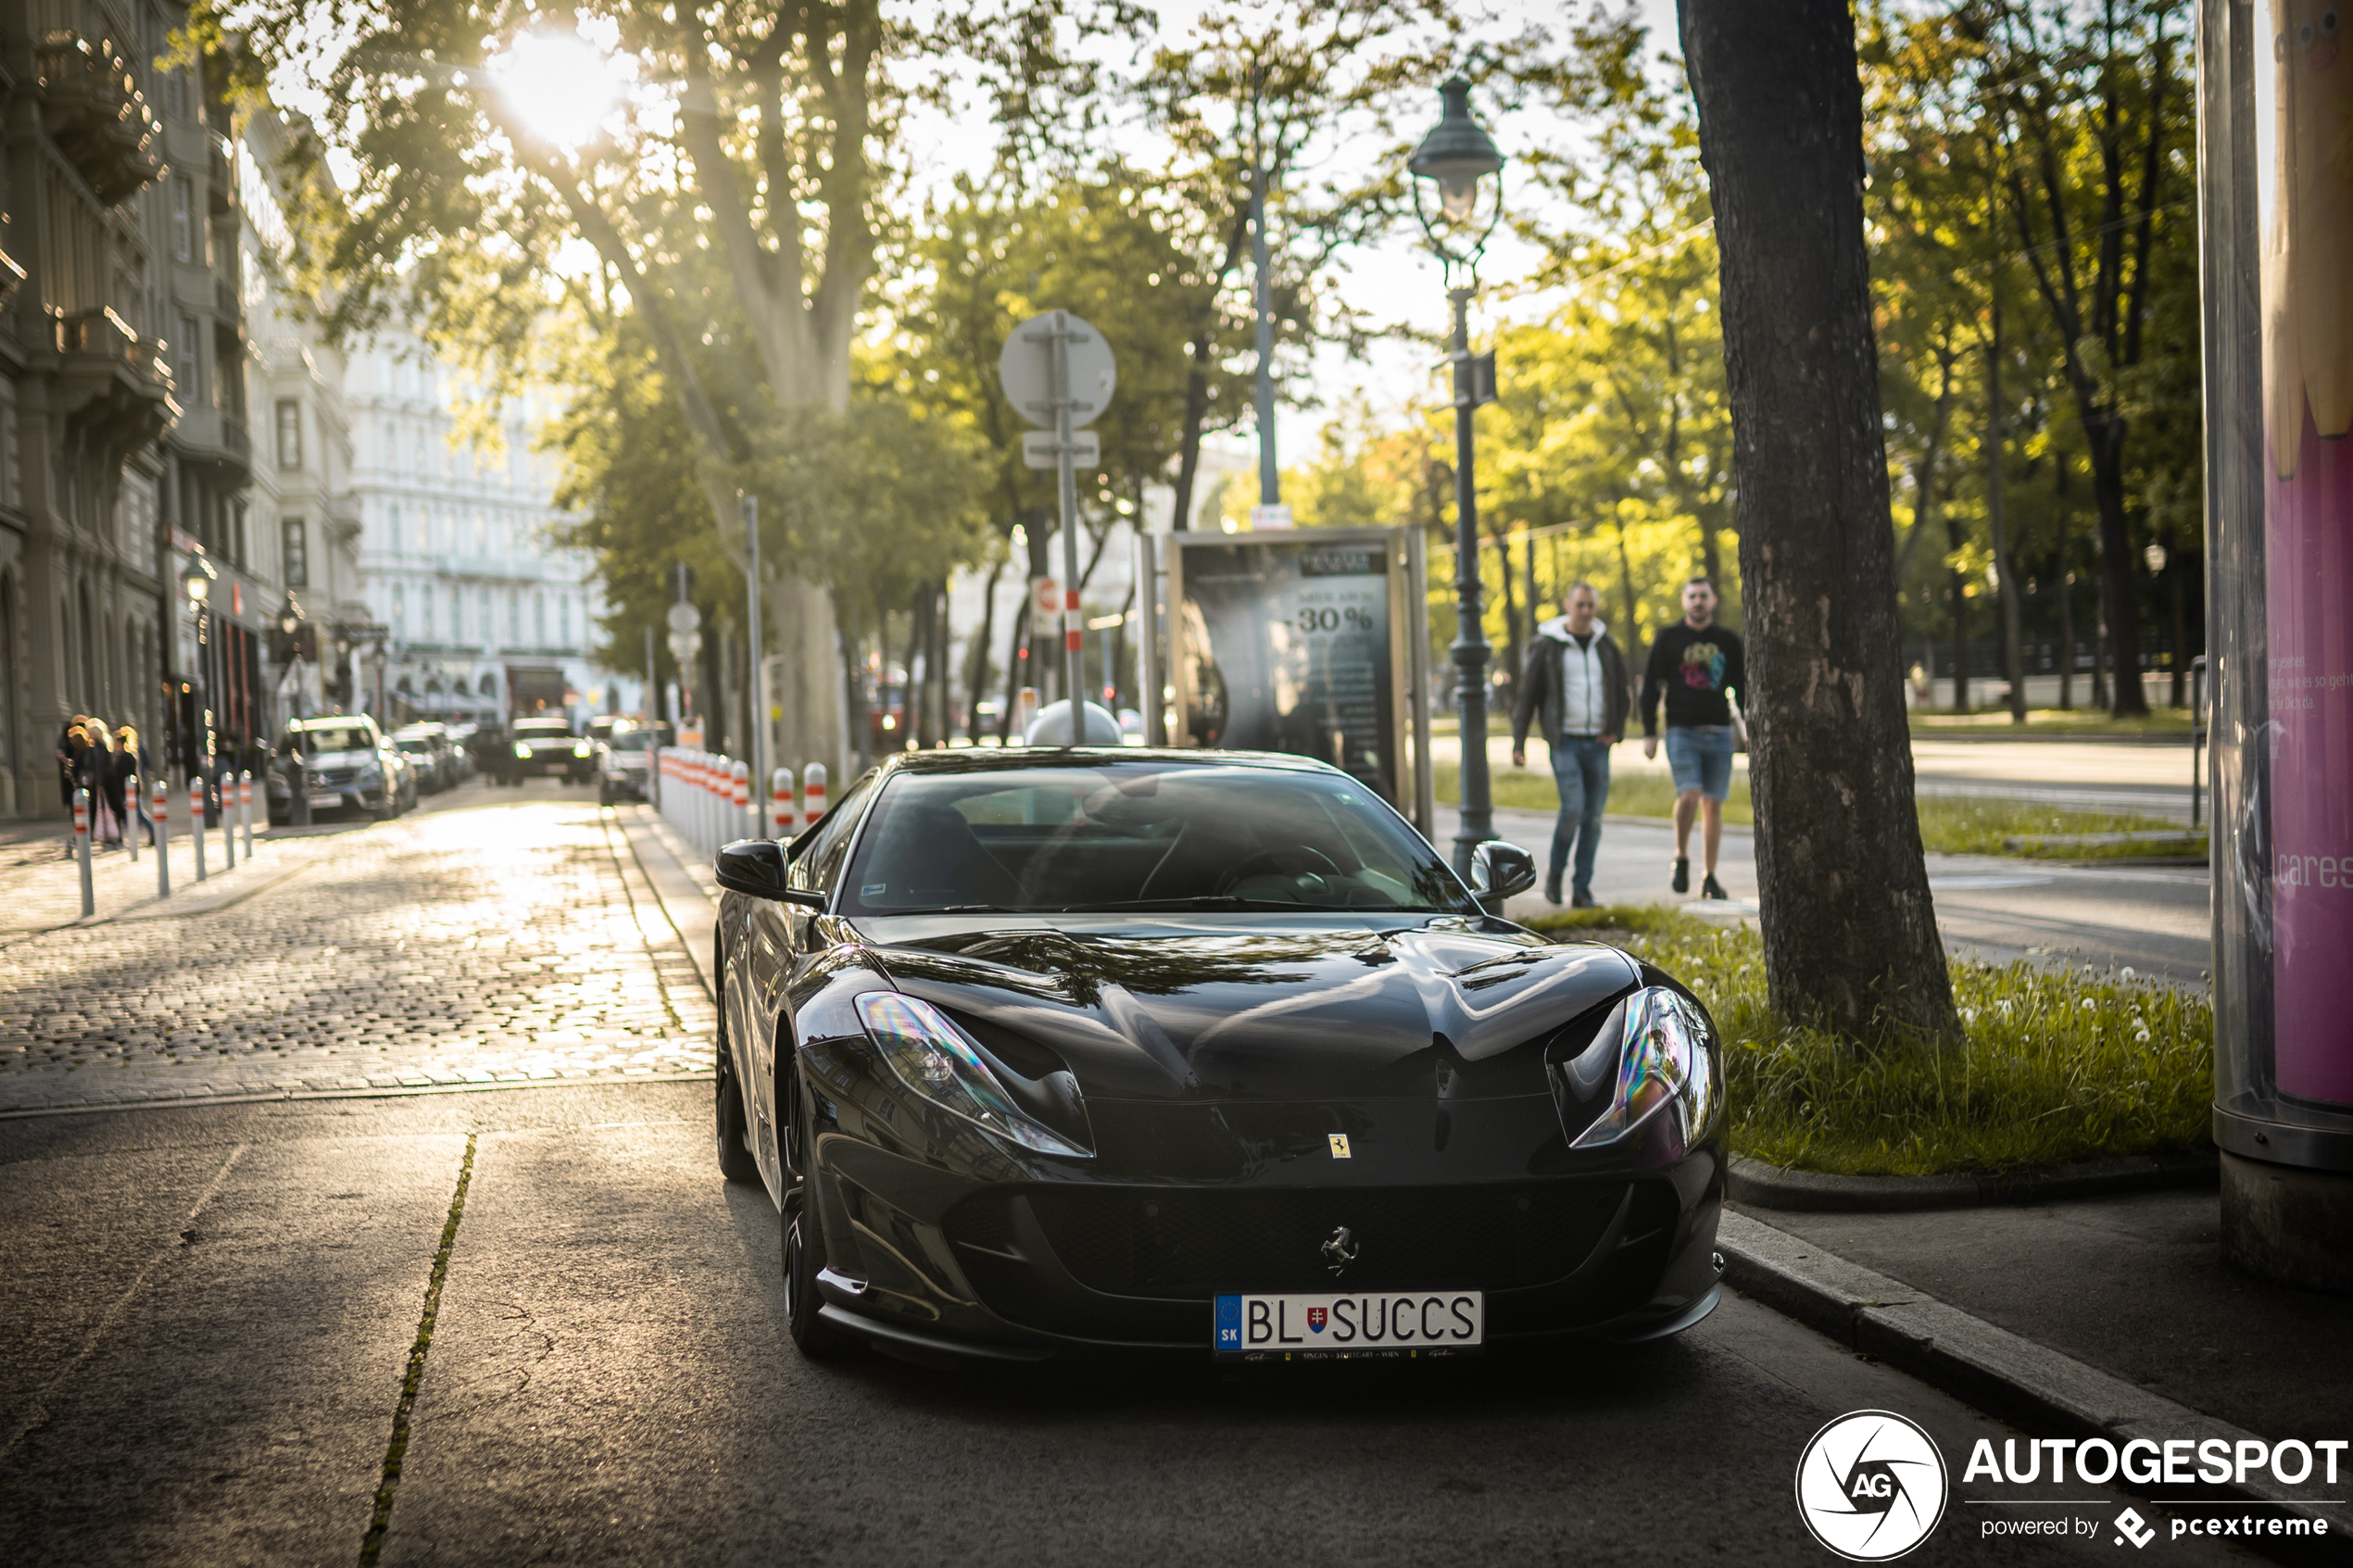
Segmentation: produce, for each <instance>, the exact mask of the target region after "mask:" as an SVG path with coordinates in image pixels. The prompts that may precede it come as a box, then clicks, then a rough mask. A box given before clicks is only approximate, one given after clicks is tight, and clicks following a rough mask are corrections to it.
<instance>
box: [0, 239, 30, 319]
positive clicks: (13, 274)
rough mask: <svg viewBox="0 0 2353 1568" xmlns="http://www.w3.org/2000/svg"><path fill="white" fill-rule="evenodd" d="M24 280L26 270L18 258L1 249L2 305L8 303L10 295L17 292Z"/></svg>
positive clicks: (0, 300) (0, 292) (0, 291)
mask: <svg viewBox="0 0 2353 1568" xmlns="http://www.w3.org/2000/svg"><path fill="white" fill-rule="evenodd" d="M24 280H25V270H24V269H23V268H22V267H20V266H19V265H18V264H17V258H16V257H13V256H10V255H9V254H8V253H7V252H6V251H5V250H0V306H6V304H7V303H8V296H9V295H12V294H14V293H16V292H17V286H18V285H19V284H20V283H22V282H24Z"/></svg>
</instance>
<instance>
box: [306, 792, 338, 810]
mask: <svg viewBox="0 0 2353 1568" xmlns="http://www.w3.org/2000/svg"><path fill="white" fill-rule="evenodd" d="M310 804H311V805H312V806H314V807H317V806H340V805H342V804H343V797H342V796H340V795H313V796H312V797H310Z"/></svg>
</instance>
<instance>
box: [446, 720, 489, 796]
mask: <svg viewBox="0 0 2353 1568" xmlns="http://www.w3.org/2000/svg"><path fill="white" fill-rule="evenodd" d="M481 727H482V726H481V725H479V724H452V725H450V726H449V752H450V756H451V757H452V758H453V759H455V760H456V761H457V764H458V782H459V783H460V784H463V783H464V782H465V781H466V780H468V779H470V778H472V777H473V776H474V774H475V772H476V771H478V770H477V768H476V766H475V763H474V747H473V739H474V732H475V731H477V730H479V729H480V728H481Z"/></svg>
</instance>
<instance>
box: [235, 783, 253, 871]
mask: <svg viewBox="0 0 2353 1568" xmlns="http://www.w3.org/2000/svg"><path fill="white" fill-rule="evenodd" d="M237 815H238V816H239V817H241V818H243V819H244V821H245V859H248V860H250V859H253V770H252V769H250V768H248V769H246V770H245V771H244V772H242V773H240V774H238V775H237Z"/></svg>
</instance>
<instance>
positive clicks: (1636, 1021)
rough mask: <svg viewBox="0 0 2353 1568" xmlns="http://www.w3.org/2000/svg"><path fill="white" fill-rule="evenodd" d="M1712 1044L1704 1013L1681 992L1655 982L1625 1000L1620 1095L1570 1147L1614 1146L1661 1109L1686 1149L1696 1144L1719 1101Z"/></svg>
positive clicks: (1619, 1056)
mask: <svg viewBox="0 0 2353 1568" xmlns="http://www.w3.org/2000/svg"><path fill="white" fill-rule="evenodd" d="M1711 1044H1712V1042H1711V1040H1710V1038H1709V1029H1708V1024H1707V1020H1706V1018H1705V1016H1704V1015H1702V1013H1701V1012H1700V1010H1699V1009H1698V1008H1697V1007H1696V1006H1694V1005H1693V1004H1692V1002H1691V1000H1690V999H1689V998H1687V997H1684V996H1683V995H1682V994H1681V993H1680V992H1677V991H1670V990H1668V989H1667V987H1665V986H1664V985H1654V986H1651V987H1650V988H1649V989H1648V990H1645V991H1642V992H1639V993H1637V994H1636V995H1634V996H1632V997H1628V998H1627V1001H1626V1028H1625V1032H1624V1034H1623V1035H1622V1036H1621V1038H1620V1042H1619V1045H1618V1052H1617V1095H1616V1096H1615V1097H1614V1098H1612V1099H1611V1101H1610V1106H1609V1109H1608V1110H1604V1111H1603V1112H1602V1114H1601V1115H1600V1116H1599V1117H1598V1118H1596V1119H1595V1120H1594V1122H1593V1123H1592V1125H1591V1126H1589V1127H1587V1128H1586V1129H1585V1130H1584V1131H1583V1132H1581V1133H1579V1134H1578V1135H1577V1136H1576V1137H1575V1138H1574V1139H1572V1140H1571V1141H1570V1143H1569V1146H1568V1147H1569V1148H1599V1147H1600V1146H1601V1145H1603V1144H1611V1143H1616V1142H1617V1140H1618V1139H1620V1138H1622V1137H1624V1136H1625V1135H1627V1134H1629V1133H1630V1132H1632V1131H1633V1130H1634V1129H1635V1128H1637V1127H1640V1126H1641V1125H1642V1123H1645V1122H1648V1121H1649V1120H1650V1119H1651V1118H1652V1117H1653V1116H1655V1115H1657V1114H1658V1113H1659V1112H1660V1111H1661V1110H1667V1113H1668V1114H1669V1115H1671V1116H1673V1117H1674V1118H1675V1122H1676V1127H1677V1130H1678V1131H1679V1132H1680V1134H1681V1135H1682V1141H1683V1147H1684V1148H1691V1147H1692V1145H1693V1144H1696V1143H1698V1142H1699V1141H1700V1140H1701V1139H1702V1138H1704V1137H1705V1136H1706V1135H1708V1134H1709V1133H1710V1132H1712V1131H1714V1130H1715V1126H1716V1113H1717V1111H1718V1109H1719V1108H1720V1106H1721V1104H1722V1098H1723V1097H1722V1088H1721V1085H1720V1084H1719V1083H1718V1074H1717V1064H1716V1055H1715V1052H1714V1051H1713V1050H1712V1049H1710V1046H1711ZM1574 1065H1575V1064H1570V1066H1571V1067H1572V1068H1573V1067H1574Z"/></svg>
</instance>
